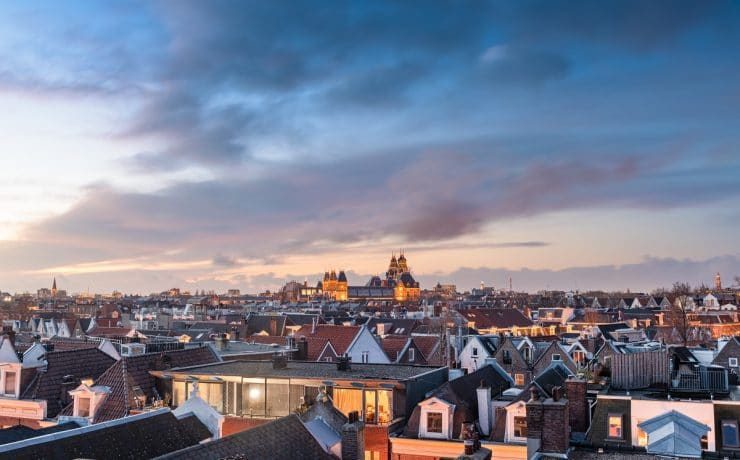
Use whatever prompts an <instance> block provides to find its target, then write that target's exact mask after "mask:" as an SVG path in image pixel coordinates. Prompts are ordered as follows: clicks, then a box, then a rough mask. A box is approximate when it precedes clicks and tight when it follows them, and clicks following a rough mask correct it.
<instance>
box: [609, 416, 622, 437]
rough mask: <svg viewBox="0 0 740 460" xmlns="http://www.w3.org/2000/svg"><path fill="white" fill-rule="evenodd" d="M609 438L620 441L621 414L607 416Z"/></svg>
mask: <svg viewBox="0 0 740 460" xmlns="http://www.w3.org/2000/svg"><path fill="white" fill-rule="evenodd" d="M609 437H610V438H614V439H622V414H609Z"/></svg>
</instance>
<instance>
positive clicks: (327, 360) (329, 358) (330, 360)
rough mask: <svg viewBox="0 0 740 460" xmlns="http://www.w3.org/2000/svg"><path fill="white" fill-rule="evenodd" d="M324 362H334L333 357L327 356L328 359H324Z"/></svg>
mask: <svg viewBox="0 0 740 460" xmlns="http://www.w3.org/2000/svg"><path fill="white" fill-rule="evenodd" d="M324 361H326V362H327V363H330V362H332V361H333V360H332V358H331V356H327V357H325V358H324Z"/></svg>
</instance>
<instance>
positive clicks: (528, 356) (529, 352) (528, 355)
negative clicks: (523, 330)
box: [522, 347, 532, 363]
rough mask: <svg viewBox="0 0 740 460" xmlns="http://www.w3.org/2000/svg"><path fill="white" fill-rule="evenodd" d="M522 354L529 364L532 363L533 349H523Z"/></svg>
mask: <svg viewBox="0 0 740 460" xmlns="http://www.w3.org/2000/svg"><path fill="white" fill-rule="evenodd" d="M522 354H523V355H524V359H525V360H526V361H527V362H528V363H531V362H532V349H531V348H529V347H524V348H522Z"/></svg>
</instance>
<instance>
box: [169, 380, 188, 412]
mask: <svg viewBox="0 0 740 460" xmlns="http://www.w3.org/2000/svg"><path fill="white" fill-rule="evenodd" d="M186 386H187V385H186V383H185V382H173V383H172V393H173V395H172V406H173V407H177V406H180V405H182V403H184V402H185V400H186V399H187V388H186Z"/></svg>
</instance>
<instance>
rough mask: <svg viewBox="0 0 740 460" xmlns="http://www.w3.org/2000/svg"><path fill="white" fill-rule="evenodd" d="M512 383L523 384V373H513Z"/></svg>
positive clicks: (520, 385)
mask: <svg viewBox="0 0 740 460" xmlns="http://www.w3.org/2000/svg"><path fill="white" fill-rule="evenodd" d="M514 385H516V386H518V387H523V386H524V374H514Z"/></svg>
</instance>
